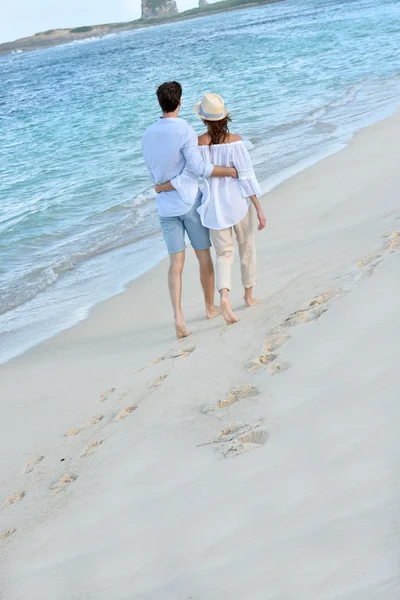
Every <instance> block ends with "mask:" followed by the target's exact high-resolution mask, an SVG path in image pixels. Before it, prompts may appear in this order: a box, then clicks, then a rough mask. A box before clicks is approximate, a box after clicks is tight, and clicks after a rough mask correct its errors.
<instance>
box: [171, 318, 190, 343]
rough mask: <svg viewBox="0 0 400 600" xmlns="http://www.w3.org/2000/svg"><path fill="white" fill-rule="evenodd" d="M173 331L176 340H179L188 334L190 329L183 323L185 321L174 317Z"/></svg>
mask: <svg viewBox="0 0 400 600" xmlns="http://www.w3.org/2000/svg"><path fill="white" fill-rule="evenodd" d="M175 331H176V337H177V338H178V340H181V339H182V338H185V337H187V336H188V335H190V331H188V329H187V327H186V325H185V321H184V320H183V319H181V318H179V319H175Z"/></svg>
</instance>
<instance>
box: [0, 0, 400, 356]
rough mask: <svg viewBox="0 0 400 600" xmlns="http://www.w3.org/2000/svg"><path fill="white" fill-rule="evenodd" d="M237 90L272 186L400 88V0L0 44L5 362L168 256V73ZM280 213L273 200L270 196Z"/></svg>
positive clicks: (237, 106) (316, 4)
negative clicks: (157, 190) (160, 202)
mask: <svg viewBox="0 0 400 600" xmlns="http://www.w3.org/2000/svg"><path fill="white" fill-rule="evenodd" d="M166 79H178V80H179V81H181V83H182V84H183V86H184V98H183V113H182V116H183V117H185V118H188V119H189V121H190V122H191V123H192V124H193V125H194V126H195V127H196V129H197V130H198V131H199V132H200V131H201V124H200V123H198V122H197V120H196V119H195V117H194V116H193V115H192V105H193V103H194V102H195V101H196V100H198V99H200V98H201V96H202V94H203V93H204V92H206V91H214V92H218V93H220V94H221V95H223V96H224V98H225V100H226V102H227V104H228V107H229V109H230V111H231V113H232V115H233V118H234V127H233V130H234V131H237V132H238V133H240V134H241V135H242V136H244V138H245V139H246V143H247V145H248V147H249V149H250V152H251V155H252V158H253V161H254V164H255V167H256V171H257V173H258V176H259V179H260V181H261V182H262V183H263V187H264V189H265V190H267V189H269V188H271V187H272V185H273V184H274V183H277V182H278V181H279V180H281V179H283V178H284V177H286V176H288V175H289V174H290V173H292V172H294V171H296V170H299V169H300V168H303V167H304V166H306V165H307V164H309V163H311V162H313V161H315V160H316V159H317V158H318V157H321V156H324V155H327V154H328V153H330V152H332V151H334V150H337V149H339V148H341V147H343V145H344V144H345V143H346V141H347V140H348V139H349V138H350V137H351V136H352V134H353V133H354V132H355V131H357V130H358V129H360V128H361V127H362V126H364V125H367V124H369V123H372V122H374V121H376V120H378V119H380V118H383V117H385V116H387V115H389V114H391V113H392V112H393V111H394V110H395V107H396V106H397V105H398V103H399V99H400V3H399V1H398V0H396V1H395V0H381V1H380V2H376V0H342V1H340V0H325V1H322V0H296V1H294V0H287V1H285V2H282V3H279V4H273V5H270V6H268V5H266V6H260V7H256V8H251V9H246V10H241V11H234V12H228V13H225V14H220V15H214V16H210V17H204V18H201V19H197V20H193V21H185V22H181V23H174V24H168V25H162V26H158V27H154V28H150V29H142V30H138V31H133V32H126V33H123V34H120V35H118V36H116V35H114V36H108V37H106V38H104V39H102V40H88V41H86V42H80V43H74V44H68V45H64V46H61V47H57V48H53V49H49V50H42V51H38V52H31V53H17V54H13V55H6V56H2V57H0V362H2V361H5V360H7V359H9V358H10V357H12V356H15V355H17V354H18V353H20V352H22V351H24V350H25V349H27V348H29V347H30V346H32V345H34V344H35V343H37V342H39V341H41V340H43V339H45V338H47V337H49V336H51V335H53V334H54V333H55V332H57V331H59V330H61V329H62V328H65V327H68V326H70V325H72V324H73V323H75V322H77V321H78V320H79V319H82V318H84V317H85V316H86V315H87V313H88V310H89V309H90V307H92V306H93V305H94V304H95V303H96V302H98V301H100V300H102V299H105V298H107V297H110V296H111V295H113V294H115V293H117V292H119V291H121V290H122V289H123V287H124V285H126V283H127V282H128V281H131V280H132V279H134V278H135V277H137V276H138V275H139V274H140V273H142V272H143V271H145V270H147V269H149V268H151V267H152V266H153V265H154V264H156V263H157V262H158V261H159V260H160V259H161V258H162V257H163V256H164V255H165V250H164V246H163V242H162V239H161V236H160V233H159V226H158V220H157V217H156V212H155V203H154V195H153V193H152V191H151V189H150V181H149V178H148V175H147V172H146V170H145V167H144V164H143V161H142V157H141V153H140V137H141V133H142V131H143V130H144V129H145V128H146V127H147V126H148V125H149V124H150V123H151V122H152V121H153V120H154V119H155V118H156V117H157V114H158V107H157V103H156V98H155V95H154V92H155V89H156V86H157V84H158V83H160V82H162V81H164V80H166ZM267 212H268V210H267Z"/></svg>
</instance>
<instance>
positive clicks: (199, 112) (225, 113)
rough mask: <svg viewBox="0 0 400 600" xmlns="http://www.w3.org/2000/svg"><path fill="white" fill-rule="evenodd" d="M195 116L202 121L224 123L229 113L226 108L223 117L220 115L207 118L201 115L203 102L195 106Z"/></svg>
mask: <svg viewBox="0 0 400 600" xmlns="http://www.w3.org/2000/svg"><path fill="white" fill-rule="evenodd" d="M194 114H195V115H197V116H198V117H199V119H201V120H202V121H222V119H225V117H226V116H227V115H228V111H227V109H226V108H224V112H223V115H222V117H221V116H220V115H218V116H217V117H208V116H207V117H206V116H204V115H202V114H201V102H196V104H195V105H194Z"/></svg>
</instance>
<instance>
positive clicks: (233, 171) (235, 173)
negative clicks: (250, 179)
mask: <svg viewBox="0 0 400 600" xmlns="http://www.w3.org/2000/svg"><path fill="white" fill-rule="evenodd" d="M231 170H232V175H231V177H233V178H234V179H237V178H238V177H239V175H238V172H237V171H236V169H235V167H232V169H231Z"/></svg>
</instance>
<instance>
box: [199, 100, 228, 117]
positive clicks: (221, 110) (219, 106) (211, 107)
mask: <svg viewBox="0 0 400 600" xmlns="http://www.w3.org/2000/svg"><path fill="white" fill-rule="evenodd" d="M194 112H195V114H196V115H197V116H198V117H200V119H203V121H221V120H222V119H225V117H226V115H227V114H228V111H227V109H226V107H225V103H224V100H223V98H221V96H218V94H204V96H203V100H202V101H201V102H196V104H195V105H194Z"/></svg>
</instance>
